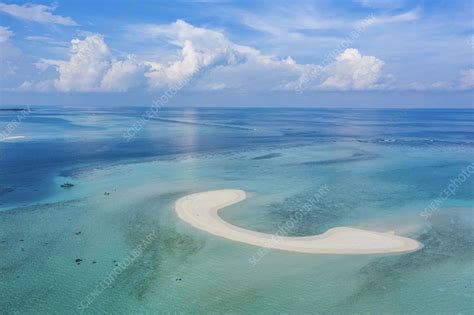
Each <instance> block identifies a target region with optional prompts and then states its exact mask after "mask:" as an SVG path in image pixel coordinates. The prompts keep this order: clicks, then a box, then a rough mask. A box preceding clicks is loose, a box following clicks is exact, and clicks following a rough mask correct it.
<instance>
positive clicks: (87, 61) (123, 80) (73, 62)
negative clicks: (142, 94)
mask: <svg viewBox="0 0 474 315" xmlns="http://www.w3.org/2000/svg"><path fill="white" fill-rule="evenodd" d="M36 66H37V68H38V69H39V70H40V71H45V70H46V69H48V68H49V67H54V68H55V69H56V70H57V73H58V76H57V78H55V79H53V80H52V84H46V83H45V82H40V83H39V84H40V87H41V89H46V88H48V87H49V86H52V87H54V88H55V89H57V90H59V91H62V92H69V91H79V92H98V91H118V92H124V91H127V90H129V89H130V88H133V87H134V86H135V85H137V84H138V83H139V82H140V79H141V78H143V76H144V72H145V71H146V69H147V67H146V65H145V64H144V63H142V62H139V61H137V60H136V59H135V58H134V57H133V56H128V57H127V58H126V59H123V60H120V59H112V57H111V53H110V49H109V47H108V46H107V44H106V43H105V41H104V38H103V37H102V36H100V35H90V36H87V37H86V38H85V39H83V40H80V39H73V40H72V41H71V48H70V58H69V60H51V59H43V60H41V61H40V62H39V63H37V65H36ZM22 88H23V89H33V90H38V89H39V88H38V86H37V85H35V84H33V83H31V82H25V83H24V84H23V85H22Z"/></svg>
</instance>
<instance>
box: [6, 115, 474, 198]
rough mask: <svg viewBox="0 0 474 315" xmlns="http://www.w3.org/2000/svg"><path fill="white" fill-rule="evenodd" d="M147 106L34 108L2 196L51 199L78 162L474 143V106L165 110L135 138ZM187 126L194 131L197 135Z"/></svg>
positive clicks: (9, 160) (13, 145) (12, 150)
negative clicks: (54, 186) (349, 145)
mask: <svg viewBox="0 0 474 315" xmlns="http://www.w3.org/2000/svg"><path fill="white" fill-rule="evenodd" d="M147 109H148V108H146V107H138V108H122V109H114V110H100V111H99V110H86V109H80V108H76V109H71V108H67V109H58V108H48V107H38V108H33V112H32V113H31V114H29V115H28V116H26V118H25V119H23V120H22V122H21V124H20V125H19V126H18V127H17V128H16V129H15V130H14V132H12V135H17V134H18V135H25V136H26V138H25V139H23V140H22V141H13V142H9V141H5V142H0V153H1V154H0V157H1V159H0V187H8V188H10V189H9V190H11V189H14V190H13V192H9V193H3V194H1V195H0V196H1V202H0V203H2V204H3V205H4V206H5V205H6V206H8V205H13V204H15V203H19V202H29V201H34V200H38V199H40V198H42V197H45V196H46V195H48V193H49V191H48V183H50V181H51V179H52V178H53V177H54V176H56V175H57V174H58V173H61V172H67V170H69V169H71V168H74V167H75V166H78V165H86V164H99V165H104V164H109V163H118V162H125V161H128V160H134V159H144V158H157V157H158V158H159V157H162V158H164V157H167V156H171V155H176V154H183V153H197V152H200V153H202V152H213V151H219V150H229V149H231V150H234V149H239V150H244V149H253V148H257V147H260V146H261V147H265V146H267V147H268V146H280V147H285V146H295V145H308V144H314V143H318V142H325V141H364V142H380V141H387V145H395V144H396V145H407V146H425V145H426V146H439V145H443V144H444V143H456V144H459V145H462V146H469V147H470V146H472V145H473V141H474V128H473V126H474V110H469V109H456V110H440V109H416V110H414V109H411V110H406V109H385V110H381V109H298V108H296V109H295V108H293V109H291V108H268V109H267V108H265V109H262V108H246V109H242V108H239V109H236V108H229V109H215V108H200V109H184V108H181V109H164V110H161V111H160V112H159V115H158V117H157V119H151V120H150V121H148V122H146V124H145V125H144V127H143V128H142V129H141V130H140V131H139V132H138V133H137V134H136V136H135V137H134V138H133V140H131V141H127V140H126V139H125V138H124V137H123V136H122V135H123V133H124V132H126V131H127V130H128V129H129V128H130V127H131V126H132V125H133V123H134V122H135V121H136V120H137V119H139V118H140V117H141V116H142V115H143V114H144V113H145V112H146V110H147ZM17 115H18V112H2V113H0V121H1V122H2V125H4V126H6V125H7V124H8V123H9V122H10V121H12V120H14V119H15V118H16V116H17ZM91 118H93V119H91ZM191 122H194V123H193V124H191ZM241 128H242V129H241ZM186 130H192V132H193V134H192V137H193V139H192V141H189V139H188V136H187V134H186ZM196 130H197V132H195V131H196ZM393 140H395V142H389V141H393Z"/></svg>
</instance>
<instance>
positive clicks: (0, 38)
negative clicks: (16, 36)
mask: <svg viewBox="0 0 474 315" xmlns="http://www.w3.org/2000/svg"><path fill="white" fill-rule="evenodd" d="M12 36H13V32H12V31H10V28H8V27H5V26H0V43H5V42H8V40H9V39H10V37H12Z"/></svg>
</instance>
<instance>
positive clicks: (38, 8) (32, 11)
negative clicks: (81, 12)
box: [0, 3, 78, 26]
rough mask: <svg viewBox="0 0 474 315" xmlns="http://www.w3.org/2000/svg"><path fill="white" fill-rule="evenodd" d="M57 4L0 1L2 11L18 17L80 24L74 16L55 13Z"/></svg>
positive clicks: (41, 21) (35, 20)
mask: <svg viewBox="0 0 474 315" xmlns="http://www.w3.org/2000/svg"><path fill="white" fill-rule="evenodd" d="M55 9H56V7H55V6H47V5H42V4H32V3H27V4H24V5H17V4H6V3H0V12H4V13H7V14H9V15H11V16H13V17H16V18H18V19H22V20H26V21H33V22H38V23H46V24H60V25H69V26H75V25H78V24H77V23H76V22H75V21H74V20H73V19H72V18H70V17H65V16H60V15H54V14H53V13H52V11H54V10H55Z"/></svg>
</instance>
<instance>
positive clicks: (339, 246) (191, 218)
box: [175, 189, 422, 254]
mask: <svg viewBox="0 0 474 315" xmlns="http://www.w3.org/2000/svg"><path fill="white" fill-rule="evenodd" d="M245 198H246V194H245V192H244V191H242V190H237V189H223V190H214V191H207V192H201V193H196V194H192V195H188V196H185V197H183V198H181V199H179V200H178V201H176V204H175V208H176V212H177V214H178V216H179V217H180V218H181V219H182V220H183V221H186V222H187V223H189V224H191V225H192V226H194V227H196V228H198V229H201V230H204V231H206V232H209V233H211V234H214V235H217V236H220V237H224V238H227V239H230V240H234V241H237V242H242V243H247V244H251V245H255V246H260V247H265V248H274V249H280V250H286V251H292V252H301V253H314V254H380V253H407V252H412V251H415V250H417V249H420V248H421V247H422V244H421V243H419V242H418V241H416V240H413V239H411V238H408V237H404V236H399V235H395V234H394V233H393V232H385V233H383V232H374V231H367V230H362V229H355V228H350V227H336V228H332V229H329V230H327V231H326V232H324V233H323V234H320V235H313V236H303V237H285V236H278V235H272V234H266V233H260V232H255V231H251V230H247V229H243V228H240V227H238V226H235V225H232V224H230V223H228V222H226V221H224V220H223V219H222V218H221V217H220V216H219V215H218V212H219V210H220V209H222V208H225V207H227V206H230V205H233V204H235V203H237V202H239V201H242V200H244V199H245Z"/></svg>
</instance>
